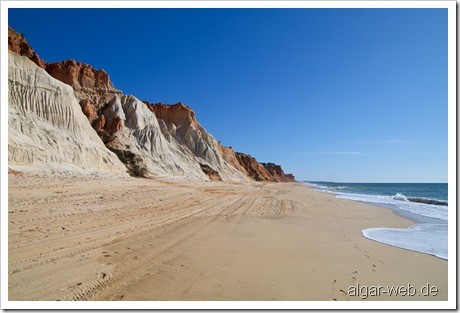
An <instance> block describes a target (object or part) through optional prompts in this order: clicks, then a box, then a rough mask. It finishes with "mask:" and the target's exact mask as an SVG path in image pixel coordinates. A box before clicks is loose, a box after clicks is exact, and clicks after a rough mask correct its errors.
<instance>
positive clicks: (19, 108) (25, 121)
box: [8, 51, 126, 175]
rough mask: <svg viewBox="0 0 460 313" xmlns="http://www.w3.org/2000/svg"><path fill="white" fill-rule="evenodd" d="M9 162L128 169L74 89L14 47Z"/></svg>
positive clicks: (53, 168) (57, 168)
mask: <svg viewBox="0 0 460 313" xmlns="http://www.w3.org/2000/svg"><path fill="white" fill-rule="evenodd" d="M8 162H9V166H10V167H12V168H13V169H16V170H17V169H18V168H20V169H21V170H23V169H25V170H37V171H45V172H53V173H62V174H64V173H104V172H105V173H115V174H121V175H126V168H125V167H124V166H123V164H122V163H121V162H120V161H119V160H118V158H117V157H116V156H115V155H114V154H113V153H111V152H110V151H108V150H107V149H106V147H105V146H104V144H103V142H102V141H101V139H100V138H99V137H98V135H97V134H96V132H95V131H94V130H93V129H92V127H91V125H90V124H89V122H88V120H87V118H86V117H85V116H84V115H83V113H82V110H81V108H80V106H79V104H78V101H77V99H76V98H75V96H74V93H73V89H72V88H71V87H70V86H68V85H66V84H63V83H62V82H60V81H58V80H56V79H54V78H52V77H51V76H50V75H48V73H47V72H46V71H45V70H43V69H42V68H39V67H38V66H37V65H36V64H35V63H33V62H32V61H31V60H29V59H28V58H27V57H25V56H24V57H23V56H19V55H18V54H16V53H14V52H11V51H9V53H8Z"/></svg>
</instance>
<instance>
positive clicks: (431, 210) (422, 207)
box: [336, 193, 447, 221]
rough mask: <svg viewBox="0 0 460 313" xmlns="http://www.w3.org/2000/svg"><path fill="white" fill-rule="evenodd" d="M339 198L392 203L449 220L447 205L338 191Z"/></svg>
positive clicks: (397, 197) (424, 214) (400, 207)
mask: <svg viewBox="0 0 460 313" xmlns="http://www.w3.org/2000/svg"><path fill="white" fill-rule="evenodd" d="M336 194H337V198H340V199H347V200H355V201H362V202H368V203H375V204H391V205H395V206H397V207H398V208H399V209H401V210H404V211H407V212H411V213H413V214H417V215H421V216H425V217H430V218H435V219H438V220H442V221H447V206H442V205H433V204H425V203H416V202H409V201H404V200H402V197H403V195H401V196H394V197H391V196H373V195H363V194H350V193H336Z"/></svg>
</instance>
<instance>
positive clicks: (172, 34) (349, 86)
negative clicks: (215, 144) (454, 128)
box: [8, 9, 448, 182]
mask: <svg viewBox="0 0 460 313" xmlns="http://www.w3.org/2000/svg"><path fill="white" fill-rule="evenodd" d="M8 15H9V16H8V18H9V19H8V24H9V25H10V26H12V27H13V28H15V29H16V30H17V31H19V32H21V33H23V34H24V35H25V36H26V38H27V40H28V41H29V43H30V44H31V45H32V46H33V48H34V49H35V50H36V51H37V53H38V54H39V55H40V56H41V57H42V58H43V59H44V60H45V61H48V62H52V61H60V60H64V59H70V58H73V59H76V60H78V61H82V62H85V63H89V64H91V65H93V66H95V67H96V68H103V69H104V70H106V71H107V72H108V73H109V75H110V77H111V79H112V81H113V82H114V84H115V86H116V87H117V88H118V89H121V90H122V91H123V92H124V93H127V94H133V95H135V96H136V97H138V98H140V99H141V100H148V101H150V102H164V103H176V102H178V101H182V102H184V103H186V104H187V105H189V106H191V107H192V108H193V109H194V110H195V112H196V115H197V118H198V120H199V122H200V123H201V124H202V125H203V126H204V127H205V128H206V129H207V130H208V131H209V132H210V133H212V134H213V135H214V137H215V138H216V139H218V140H220V141H221V142H222V144H224V145H229V146H233V147H234V148H235V150H236V151H241V152H244V153H249V154H251V155H252V156H254V157H256V158H257V159H258V160H259V161H262V162H275V163H278V164H281V165H282V166H283V168H284V169H285V171H286V172H292V173H294V174H295V175H296V177H297V179H298V180H325V181H340V182H447V133H448V131H447V109H448V108H447V9H169V10H167V9H112V10H109V9H98V10H96V9H92V10H89V9H59V10H58V9H47V10H46V9H28V10H25V9H9V12H8Z"/></svg>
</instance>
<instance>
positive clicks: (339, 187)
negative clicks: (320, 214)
mask: <svg viewBox="0 0 460 313" xmlns="http://www.w3.org/2000/svg"><path fill="white" fill-rule="evenodd" d="M329 188H330V189H332V190H344V189H348V187H347V186H337V187H329Z"/></svg>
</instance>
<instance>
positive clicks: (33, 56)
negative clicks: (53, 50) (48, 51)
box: [8, 26, 46, 68]
mask: <svg viewBox="0 0 460 313" xmlns="http://www.w3.org/2000/svg"><path fill="white" fill-rule="evenodd" d="M8 50H10V51H13V52H15V53H17V54H19V55H23V56H26V57H28V58H29V59H30V60H32V61H33V62H34V63H35V64H37V65H38V66H39V67H41V68H45V67H46V64H45V62H44V61H43V60H42V59H41V58H40V57H39V56H38V54H37V53H35V51H34V49H32V47H30V45H29V43H28V42H27V40H26V39H25V38H24V36H23V35H22V34H20V33H18V32H17V31H15V30H14V29H12V28H11V27H9V26H8Z"/></svg>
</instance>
